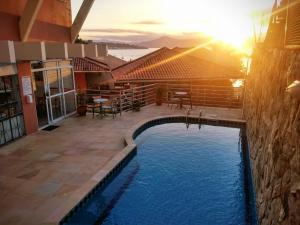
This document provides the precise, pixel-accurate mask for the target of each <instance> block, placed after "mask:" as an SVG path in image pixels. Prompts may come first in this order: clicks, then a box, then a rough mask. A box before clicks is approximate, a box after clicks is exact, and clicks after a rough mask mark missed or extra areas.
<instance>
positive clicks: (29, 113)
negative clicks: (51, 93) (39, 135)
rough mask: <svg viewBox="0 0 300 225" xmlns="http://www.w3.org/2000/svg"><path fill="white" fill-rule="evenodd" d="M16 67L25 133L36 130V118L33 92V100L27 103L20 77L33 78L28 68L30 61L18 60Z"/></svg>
mask: <svg viewBox="0 0 300 225" xmlns="http://www.w3.org/2000/svg"><path fill="white" fill-rule="evenodd" d="M17 68H18V77H19V86H20V96H21V100H22V107H23V115H24V124H25V131H26V134H31V133H34V132H36V131H37V130H38V119H37V114H36V105H35V98H34V93H32V98H33V102H32V103H27V101H26V97H25V96H24V94H23V84H22V78H23V77H24V76H29V77H30V78H31V79H33V77H32V73H31V68H30V62H20V63H18V64H17ZM31 87H32V86H31ZM32 91H33V88H32Z"/></svg>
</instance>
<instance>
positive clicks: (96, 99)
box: [94, 98, 108, 119]
mask: <svg viewBox="0 0 300 225" xmlns="http://www.w3.org/2000/svg"><path fill="white" fill-rule="evenodd" d="M107 101H108V99H107V98H95V99H94V102H95V103H97V104H99V115H100V118H101V119H102V118H103V103H104V102H107Z"/></svg>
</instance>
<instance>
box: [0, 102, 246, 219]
mask: <svg viewBox="0 0 300 225" xmlns="http://www.w3.org/2000/svg"><path fill="white" fill-rule="evenodd" d="M200 110H202V111H203V116H204V117H213V118H222V119H229V120H236V119H241V110H239V109H223V108H209V107H196V108H194V110H193V111H192V112H191V114H196V115H198V114H199V111H200ZM185 113H186V112H185V110H180V109H174V108H173V109H170V107H167V106H166V105H164V106H147V107H144V108H142V109H141V111H140V112H127V113H123V114H122V116H121V117H120V116H119V115H118V116H117V118H116V119H114V120H113V119H112V118H111V117H106V118H104V119H103V120H100V119H98V118H95V119H92V117H91V115H88V116H87V117H76V116H74V117H71V118H69V119H66V120H65V121H64V122H62V123H61V126H60V127H59V128H57V129H55V130H53V131H51V132H49V131H39V132H37V133H35V134H32V135H29V136H26V137H24V138H22V139H20V140H18V141H16V142H14V143H11V144H9V145H6V146H4V147H2V148H1V149H0V199H1V200H0V225H2V224H3V225H27V224H28V225H36V224H42V225H50V224H57V215H59V211H60V209H61V207H64V209H66V208H69V209H71V208H72V207H73V206H74V205H72V204H73V203H72V201H69V200H70V199H69V198H70V196H74V194H75V195H76V192H78V190H80V191H79V192H82V191H83V192H85V191H86V192H88V190H81V189H80V187H82V186H83V185H84V184H86V183H88V182H89V180H90V179H91V177H93V176H95V174H99V171H101V169H102V168H104V166H105V165H106V164H108V163H109V162H110V160H111V159H112V158H113V157H114V156H115V155H116V154H117V153H119V152H120V151H121V150H122V149H123V148H124V141H123V137H124V135H125V134H126V132H127V131H128V130H129V129H130V128H131V127H133V126H134V125H135V124H137V123H138V122H141V121H143V120H145V119H150V118H151V117H157V116H163V115H172V114H176V115H178V114H185ZM81 194H85V193H81Z"/></svg>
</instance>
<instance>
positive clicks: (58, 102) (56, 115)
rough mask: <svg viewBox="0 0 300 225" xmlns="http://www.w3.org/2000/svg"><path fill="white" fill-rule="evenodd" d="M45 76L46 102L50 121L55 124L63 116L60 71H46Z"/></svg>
mask: <svg viewBox="0 0 300 225" xmlns="http://www.w3.org/2000/svg"><path fill="white" fill-rule="evenodd" d="M45 74H46V87H47V88H46V101H47V103H48V108H49V113H50V115H49V116H50V120H51V122H56V121H57V120H61V119H62V118H63V117H64V116H65V113H64V102H63V87H62V80H61V76H60V70H59V69H57V70H52V69H51V70H47V71H45Z"/></svg>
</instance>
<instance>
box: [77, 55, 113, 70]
mask: <svg viewBox="0 0 300 225" xmlns="http://www.w3.org/2000/svg"><path fill="white" fill-rule="evenodd" d="M73 64H74V72H109V71H110V68H109V66H108V65H107V64H106V63H103V62H100V61H98V60H96V59H92V58H88V57H85V58H81V57H76V58H74V60H73Z"/></svg>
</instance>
